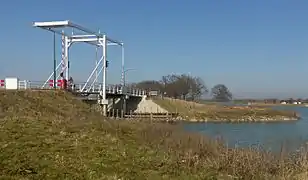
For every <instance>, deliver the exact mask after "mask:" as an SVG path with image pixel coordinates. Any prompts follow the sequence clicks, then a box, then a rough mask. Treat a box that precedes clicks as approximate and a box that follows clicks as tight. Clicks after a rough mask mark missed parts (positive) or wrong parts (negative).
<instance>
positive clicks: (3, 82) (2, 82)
mask: <svg viewBox="0 0 308 180" xmlns="http://www.w3.org/2000/svg"><path fill="white" fill-rule="evenodd" d="M4 85H5V81H4V79H1V80H0V87H4Z"/></svg>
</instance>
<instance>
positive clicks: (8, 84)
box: [5, 77, 19, 89]
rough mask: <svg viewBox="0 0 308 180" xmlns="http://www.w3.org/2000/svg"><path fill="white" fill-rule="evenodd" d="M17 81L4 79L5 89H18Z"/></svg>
mask: <svg viewBox="0 0 308 180" xmlns="http://www.w3.org/2000/svg"><path fill="white" fill-rule="evenodd" d="M18 85H19V80H18V78H17V77H7V78H5V89H18Z"/></svg>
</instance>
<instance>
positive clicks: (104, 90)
mask: <svg viewBox="0 0 308 180" xmlns="http://www.w3.org/2000/svg"><path fill="white" fill-rule="evenodd" d="M103 41H104V42H103V57H104V61H103V115H104V116H107V106H108V101H107V97H106V75H107V72H106V71H107V67H106V66H107V38H106V35H104V36H103Z"/></svg>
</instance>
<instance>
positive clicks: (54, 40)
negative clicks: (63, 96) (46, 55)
mask: <svg viewBox="0 0 308 180" xmlns="http://www.w3.org/2000/svg"><path fill="white" fill-rule="evenodd" d="M56 66H57V60H56V33H55V32H54V33H53V88H54V89H56V88H57V86H56V81H57V73H56V69H57V67H56Z"/></svg>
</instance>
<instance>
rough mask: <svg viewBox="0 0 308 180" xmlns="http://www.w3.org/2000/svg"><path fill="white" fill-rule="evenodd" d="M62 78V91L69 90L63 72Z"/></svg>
mask: <svg viewBox="0 0 308 180" xmlns="http://www.w3.org/2000/svg"><path fill="white" fill-rule="evenodd" d="M60 77H61V89H64V90H66V89H67V80H66V79H65V78H64V77H63V72H61V74H60Z"/></svg>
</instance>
